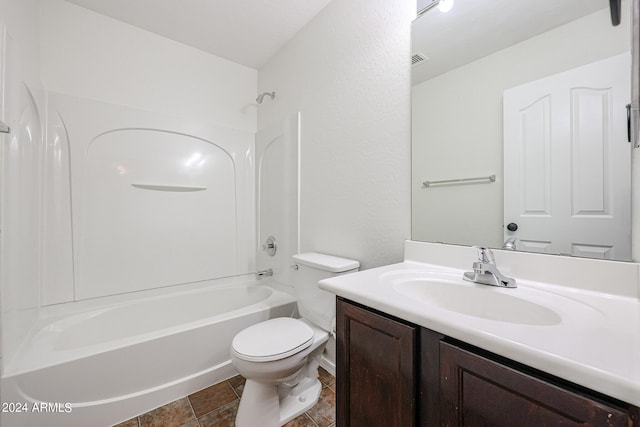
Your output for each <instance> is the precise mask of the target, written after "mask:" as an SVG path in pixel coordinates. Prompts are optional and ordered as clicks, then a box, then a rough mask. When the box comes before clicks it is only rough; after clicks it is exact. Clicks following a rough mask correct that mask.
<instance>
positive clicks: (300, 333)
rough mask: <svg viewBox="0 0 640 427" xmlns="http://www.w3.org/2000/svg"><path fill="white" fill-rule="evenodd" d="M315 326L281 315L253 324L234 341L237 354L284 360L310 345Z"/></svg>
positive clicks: (245, 357)
mask: <svg viewBox="0 0 640 427" xmlns="http://www.w3.org/2000/svg"><path fill="white" fill-rule="evenodd" d="M312 342H313V329H311V327H310V326H309V325H307V324H306V323H304V322H302V321H300V320H298V319H293V318H290V317H278V318H276V319H271V320H267V321H264V322H260V323H257V324H255V325H253V326H249V327H248V328H246V329H244V330H243V331H241V332H239V333H238V334H237V335H236V336H235V337H234V338H233V342H232V343H231V349H232V350H233V353H234V354H235V356H236V357H238V358H239V359H243V360H246V361H249V362H270V361H273V360H278V359H284V358H285V357H289V356H291V355H293V354H296V353H298V352H300V351H302V350H304V349H305V348H307V347H309V346H310V345H311V343H312Z"/></svg>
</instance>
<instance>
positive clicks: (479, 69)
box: [412, 8, 630, 247]
mask: <svg viewBox="0 0 640 427" xmlns="http://www.w3.org/2000/svg"><path fill="white" fill-rule="evenodd" d="M610 19H611V18H610V15H609V9H608V8H605V9H603V10H601V11H599V12H596V13H593V14H591V15H587V16H586V17H584V18H581V19H579V20H576V21H574V22H572V23H569V24H567V25H564V26H562V27H558V28H556V29H554V30H551V31H548V32H546V33H544V34H541V35H539V36H537V37H534V38H531V39H529V40H526V41H524V42H522V43H519V44H517V45H514V46H511V47H509V48H507V49H504V50H502V51H499V52H497V53H495V54H493V55H490V56H487V57H485V58H483V59H480V60H478V61H475V62H472V63H470V64H467V65H465V66H462V67H460V68H457V69H455V70H452V71H450V72H448V73H445V74H442V75H440V76H437V77H435V78H432V79H430V80H428V81H426V82H423V83H420V84H418V85H416V86H415V87H414V88H413V98H412V102H413V105H412V115H413V121H412V123H413V140H414V144H413V155H412V161H413V163H412V170H413V178H412V192H413V215H412V238H413V239H414V240H423V241H434V242H448V243H460V244H475V245H489V246H492V247H500V246H502V243H503V229H502V218H503V180H502V162H503V152H502V133H503V131H502V93H503V91H504V90H505V89H508V88H511V87H514V86H517V85H520V84H523V83H526V82H529V81H532V80H536V79H540V78H542V77H545V76H548V75H551V74H555V73H558V72H561V71H565V70H568V69H571V68H574V67H577V66H580V65H584V64H588V63H591V62H594V61H597V60H600V59H603V58H607V57H610V56H613V55H617V54H619V53H623V52H625V51H628V50H629V48H630V40H629V34H630V29H629V22H628V21H626V20H625V21H623V22H622V24H621V25H620V26H619V27H613V26H611V23H610ZM541 58H543V59H541ZM489 174H496V175H497V181H496V183H494V184H483V185H468V186H454V187H446V188H445V187H440V188H433V189H425V188H423V187H422V182H423V181H424V180H429V179H430V180H438V179H455V178H464V177H473V176H484V175H489ZM470 206H475V207H477V208H479V209H476V210H474V211H473V220H472V221H471V220H469V218H470V216H469V207H470Z"/></svg>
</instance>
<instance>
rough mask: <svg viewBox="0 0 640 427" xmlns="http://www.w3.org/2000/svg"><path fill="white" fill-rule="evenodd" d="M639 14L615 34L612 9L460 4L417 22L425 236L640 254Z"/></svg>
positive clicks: (415, 97) (419, 174)
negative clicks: (635, 25) (634, 112)
mask: <svg viewBox="0 0 640 427" xmlns="http://www.w3.org/2000/svg"><path fill="white" fill-rule="evenodd" d="M449 1H450V0H448V2H449ZM630 7H631V5H630V2H629V1H628V0H624V1H623V2H622V21H621V24H620V25H618V26H613V25H612V22H611V12H610V10H609V2H608V1H606V0H563V1H557V0H518V1H513V0H492V1H490V2H480V1H478V0H454V1H453V7H452V8H451V10H450V11H448V12H446V13H444V12H442V11H441V10H439V7H432V8H430V9H428V10H427V11H426V12H424V13H423V14H422V15H420V16H419V17H418V18H417V19H416V20H415V21H414V22H413V24H412V63H413V65H412V229H411V235H412V239H413V240H418V241H429V242H441V243H451V244H461V245H484V246H489V247H493V248H502V247H505V248H508V249H514V248H515V249H517V250H527V251H534V252H542V253H550V254H563V255H574V256H585V257H593V258H603V259H616V260H630V259H631V212H630V211H631V208H630V204H631V196H630V192H631V180H630V164H631V147H630V144H629V143H628V142H627V119H626V109H625V107H626V104H628V103H629V101H630V92H631V90H630V87H629V85H630V80H631V79H630V63H631V62H630V61H631V60H630V45H631V25H630V19H631V18H630ZM505 243H506V245H505Z"/></svg>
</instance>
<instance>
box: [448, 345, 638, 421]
mask: <svg viewBox="0 0 640 427" xmlns="http://www.w3.org/2000/svg"><path fill="white" fill-rule="evenodd" d="M440 369H441V370H440V393H441V395H440V403H441V412H440V416H441V424H442V425H443V426H465V427H467V426H472V427H502V426H504V427H513V426H518V427H544V426H594V427H614V426H620V427H623V426H624V427H628V426H632V425H636V424H634V422H633V420H632V419H631V416H630V414H629V413H628V412H627V410H625V409H624V408H620V407H616V406H611V405H609V404H606V403H603V402H601V401H599V400H595V399H592V398H590V397H587V396H585V395H581V394H578V393H574V392H572V391H568V390H565V389H563V388H560V387H558V386H556V385H553V384H550V383H548V382H546V381H543V380H541V379H539V378H536V377H533V376H530V375H528V374H526V373H523V372H519V371H517V370H515V369H512V368H510V367H507V366H504V365H502V364H499V363H497V362H495V361H492V360H489V359H486V358H484V357H482V356H479V355H477V354H474V353H471V352H469V351H467V350H464V349H462V348H459V347H457V346H454V345H451V344H448V343H445V342H441V343H440Z"/></svg>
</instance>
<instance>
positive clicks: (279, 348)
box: [231, 252, 360, 427]
mask: <svg viewBox="0 0 640 427" xmlns="http://www.w3.org/2000/svg"><path fill="white" fill-rule="evenodd" d="M292 258H293V262H294V263H295V266H294V267H295V270H296V271H295V272H294V274H293V285H294V288H295V294H296V299H297V301H298V311H299V312H300V315H301V316H302V318H300V319H294V318H290V317H279V318H275V319H271V320H266V321H264V322H260V323H258V324H255V325H253V326H250V327H248V328H246V329H244V330H242V331H240V332H239V333H238V334H237V335H236V336H235V337H234V338H233V341H232V343H231V361H232V362H233V365H234V367H235V368H236V370H237V371H238V372H239V373H240V375H242V376H243V377H245V378H246V380H247V381H246V383H245V385H244V390H243V392H242V398H241V399H240V406H239V407H238V413H237V415H236V427H256V426H261V427H279V426H282V425H283V424H285V423H287V422H288V421H290V420H292V419H293V418H295V417H297V416H298V415H300V414H302V413H304V412H305V411H307V410H308V409H309V408H311V407H312V406H313V405H315V404H316V402H317V401H318V398H319V397H320V392H321V391H322V384H321V383H320V381H319V380H318V366H319V365H320V360H321V358H322V353H323V351H324V347H325V345H326V343H327V341H328V339H329V334H330V333H333V331H334V328H335V314H336V305H335V304H336V303H335V295H333V294H331V293H329V292H325V291H323V290H321V289H320V288H319V287H318V281H319V280H322V279H326V278H328V277H332V276H336V275H339V274H345V273H351V272H355V271H357V270H358V268H359V267H360V264H359V263H358V261H354V260H350V259H346V258H339V257H336V256H332V255H325V254H320V253H315V252H308V253H303V254H298V255H294V256H293V257H292Z"/></svg>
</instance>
